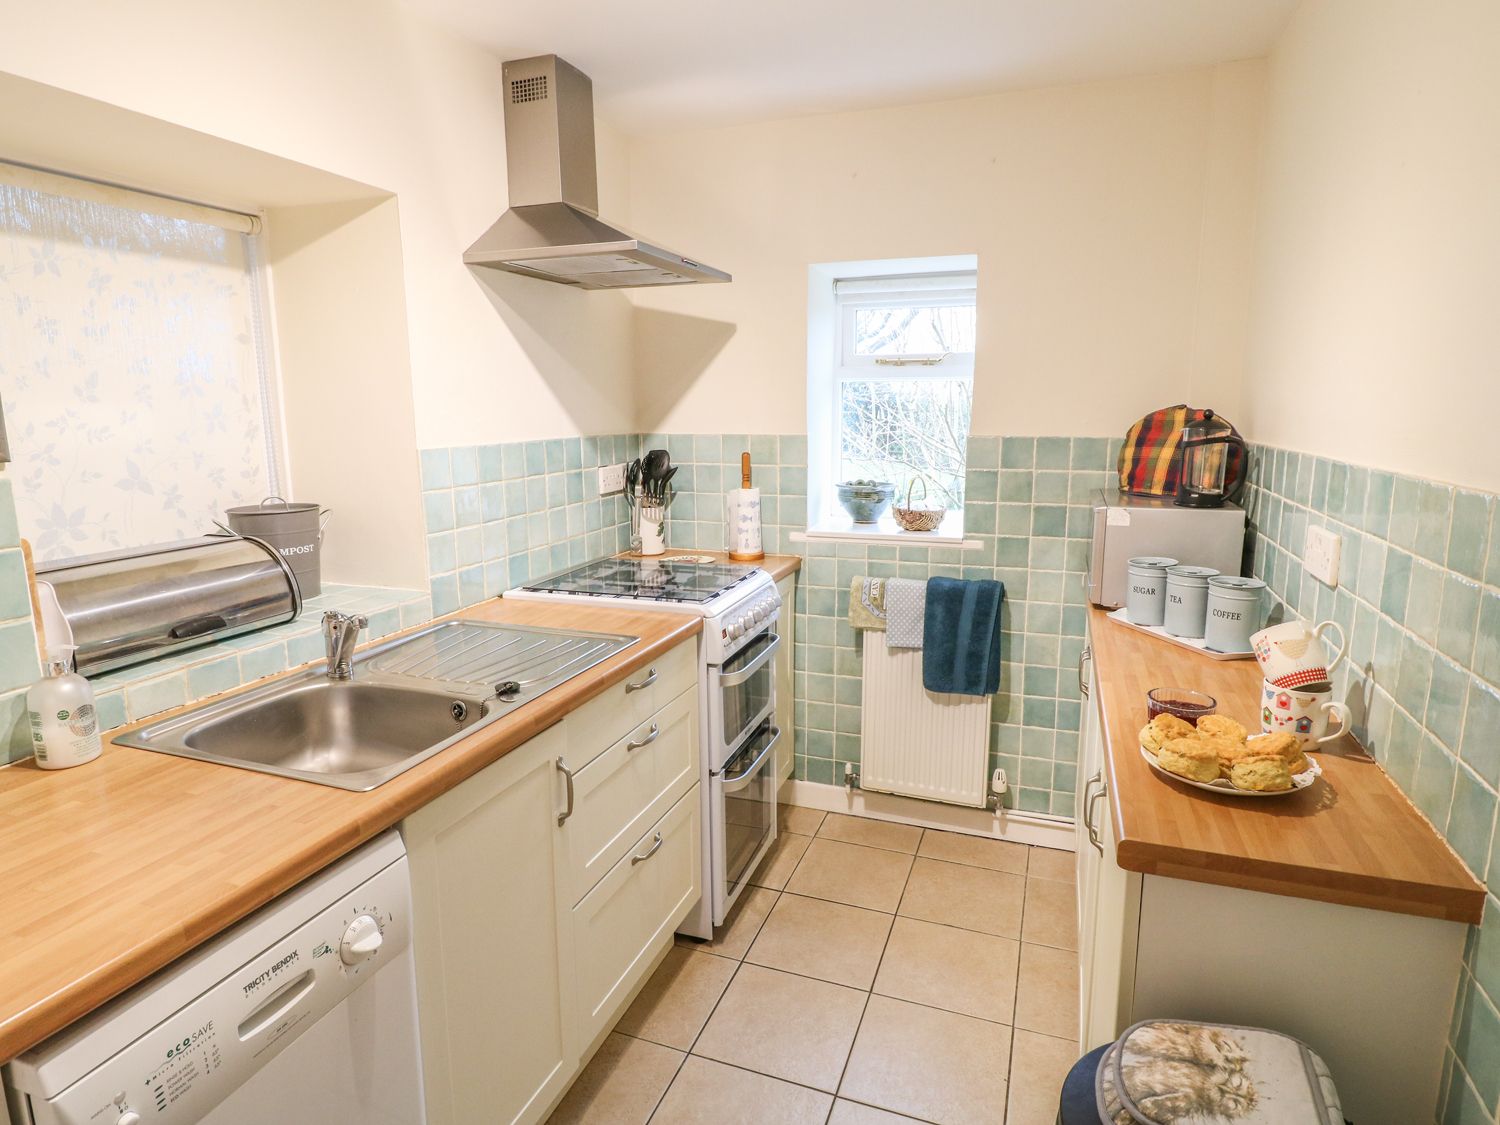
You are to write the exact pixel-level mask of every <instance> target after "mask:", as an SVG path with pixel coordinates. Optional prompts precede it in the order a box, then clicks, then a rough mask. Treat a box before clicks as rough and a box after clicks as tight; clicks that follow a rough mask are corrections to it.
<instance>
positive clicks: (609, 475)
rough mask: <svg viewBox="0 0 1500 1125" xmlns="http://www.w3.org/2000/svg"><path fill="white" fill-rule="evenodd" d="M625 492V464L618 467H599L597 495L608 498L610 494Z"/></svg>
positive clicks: (621, 463)
mask: <svg viewBox="0 0 1500 1125" xmlns="http://www.w3.org/2000/svg"><path fill="white" fill-rule="evenodd" d="M624 491H625V462H623V461H621V462H620V463H619V464H618V465H600V466H599V495H600V496H608V495H609V494H610V493H611V492H624Z"/></svg>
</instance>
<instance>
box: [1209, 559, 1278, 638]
mask: <svg viewBox="0 0 1500 1125" xmlns="http://www.w3.org/2000/svg"><path fill="white" fill-rule="evenodd" d="M1265 588H1266V584H1265V583H1264V582H1262V581H1261V580H1260V579H1259V578H1238V577H1235V576H1233V575H1229V574H1219V575H1215V576H1214V577H1213V578H1210V579H1209V580H1208V620H1207V622H1206V624H1205V626H1204V631H1203V643H1204V644H1205V645H1206V646H1208V647H1209V648H1211V649H1213V650H1214V651H1215V652H1249V651H1250V634H1251V633H1254V632H1256V631H1257V630H1258V629H1259V628H1260V627H1261V625H1262V623H1263V621H1262V619H1263V616H1264V615H1263V613H1262V611H1261V591H1263V590H1264V589H1265Z"/></svg>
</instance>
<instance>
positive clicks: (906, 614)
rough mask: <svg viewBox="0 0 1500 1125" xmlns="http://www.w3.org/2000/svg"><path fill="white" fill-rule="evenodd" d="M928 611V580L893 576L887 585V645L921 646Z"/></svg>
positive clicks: (888, 646) (894, 646)
mask: <svg viewBox="0 0 1500 1125" xmlns="http://www.w3.org/2000/svg"><path fill="white" fill-rule="evenodd" d="M926 614H927V583H926V582H923V581H922V580H921V579H919V578H892V579H891V580H890V581H889V582H887V583H886V584H885V647H886V648H921V647H922V638H923V633H924V631H925V628H926V626H925V624H924V623H925V621H926Z"/></svg>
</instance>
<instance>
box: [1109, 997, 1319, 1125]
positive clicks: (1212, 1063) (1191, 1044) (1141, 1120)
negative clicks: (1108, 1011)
mask: <svg viewBox="0 0 1500 1125" xmlns="http://www.w3.org/2000/svg"><path fill="white" fill-rule="evenodd" d="M1095 1083H1096V1086H1095V1089H1096V1092H1097V1097H1098V1102H1099V1112H1100V1114H1101V1115H1102V1118H1103V1120H1106V1121H1109V1122H1112V1125H1302V1123H1304V1122H1305V1123H1306V1125H1342V1123H1343V1120H1344V1115H1343V1113H1342V1111H1341V1109H1340V1107H1339V1097H1338V1091H1337V1090H1336V1089H1334V1085H1333V1080H1332V1078H1331V1077H1330V1076H1329V1073H1328V1067H1327V1066H1325V1065H1324V1063H1323V1060H1322V1059H1320V1058H1318V1056H1317V1055H1315V1054H1314V1053H1313V1052H1312V1051H1311V1050H1310V1049H1309V1048H1308V1047H1307V1046H1306V1045H1305V1044H1303V1043H1301V1042H1299V1041H1298V1040H1296V1039H1293V1038H1292V1037H1291V1036H1289V1035H1282V1034H1281V1033H1280V1032H1276V1031H1266V1030H1264V1029H1262V1028H1255V1027H1236V1026H1233V1025H1230V1024H1209V1023H1192V1022H1188V1021H1168V1020H1148V1021H1146V1022H1145V1023H1138V1024H1136V1025H1135V1026H1134V1027H1132V1028H1131V1029H1130V1030H1129V1031H1127V1032H1126V1033H1125V1034H1124V1035H1122V1036H1121V1037H1120V1039H1119V1041H1118V1042H1116V1043H1115V1044H1114V1045H1113V1046H1111V1047H1110V1049H1109V1050H1108V1051H1107V1052H1106V1053H1105V1055H1104V1058H1103V1059H1102V1060H1101V1061H1100V1064H1099V1071H1098V1075H1097V1077H1096V1079H1095Z"/></svg>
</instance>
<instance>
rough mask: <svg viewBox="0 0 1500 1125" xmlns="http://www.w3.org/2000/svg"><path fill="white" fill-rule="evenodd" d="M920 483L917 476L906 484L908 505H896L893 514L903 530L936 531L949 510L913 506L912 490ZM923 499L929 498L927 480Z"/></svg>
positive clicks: (924, 484) (892, 510) (923, 487)
mask: <svg viewBox="0 0 1500 1125" xmlns="http://www.w3.org/2000/svg"><path fill="white" fill-rule="evenodd" d="M917 484H918V480H917V479H916V478H913V479H912V482H911V484H909V485H907V486H906V505H905V506H904V507H903V506H901V505H899V504H898V505H895V506H893V507H892V508H891V515H893V516H895V517H896V522H897V523H898V524H900V525H901V530H903V531H936V530H937V528H938V525H939V524H940V523H942V522H943V517H944V516H945V515H947V514H948V513H947V511H946V510H945V509H943V508H913V507H912V506H911V492H912V489H914V488H915V487H916V486H917ZM921 484H922V499H923V500H926V499H927V482H926V481H922V482H921Z"/></svg>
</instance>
